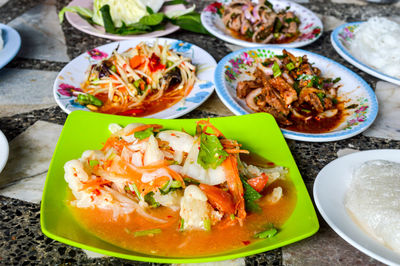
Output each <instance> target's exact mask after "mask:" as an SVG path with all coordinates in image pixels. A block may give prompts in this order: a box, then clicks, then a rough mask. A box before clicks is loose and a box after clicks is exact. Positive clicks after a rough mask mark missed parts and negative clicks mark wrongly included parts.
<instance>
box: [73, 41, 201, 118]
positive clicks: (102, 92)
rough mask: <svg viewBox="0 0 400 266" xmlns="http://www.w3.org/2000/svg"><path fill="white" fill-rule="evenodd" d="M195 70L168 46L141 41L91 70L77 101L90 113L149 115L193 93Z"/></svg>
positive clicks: (100, 62) (93, 66)
mask: <svg viewBox="0 0 400 266" xmlns="http://www.w3.org/2000/svg"><path fill="white" fill-rule="evenodd" d="M195 72H196V67H195V66H194V65H192V64H191V60H190V58H187V57H184V56H183V55H181V54H179V53H176V52H174V51H173V50H171V49H170V46H169V45H167V44H164V45H159V44H158V43H157V41H156V42H155V43H154V45H153V46H149V45H148V44H146V43H144V42H141V43H139V44H138V45H137V46H136V47H134V48H130V49H128V50H127V51H125V52H123V53H119V52H117V49H116V50H114V51H113V53H112V54H111V56H110V57H108V58H106V59H104V60H102V61H99V62H98V63H96V64H93V65H91V66H90V67H89V69H88V71H87V74H86V78H85V81H84V82H83V83H82V85H81V88H82V90H83V92H84V93H79V94H78V95H77V100H76V101H77V102H78V103H79V104H82V105H85V106H86V107H87V108H88V109H90V110H91V111H96V112H102V113H109V114H118V115H127V116H146V115H150V114H153V113H156V112H159V111H161V110H163V109H166V108H168V107H169V106H171V105H173V104H175V103H177V102H179V101H180V100H181V99H182V98H184V97H185V96H187V95H188V94H189V93H190V91H191V90H192V88H193V86H194V83H195V81H196V75H195Z"/></svg>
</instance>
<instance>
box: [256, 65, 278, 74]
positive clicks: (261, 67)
mask: <svg viewBox="0 0 400 266" xmlns="http://www.w3.org/2000/svg"><path fill="white" fill-rule="evenodd" d="M257 67H258V68H259V69H261V70H262V71H263V72H264V74H265V75H267V76H271V75H273V74H274V71H273V70H272V66H269V67H265V66H264V65H263V64H259V65H258V66H257Z"/></svg>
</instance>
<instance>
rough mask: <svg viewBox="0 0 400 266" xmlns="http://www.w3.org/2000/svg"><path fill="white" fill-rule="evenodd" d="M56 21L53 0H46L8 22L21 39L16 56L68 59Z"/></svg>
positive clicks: (50, 59) (63, 60)
mask: <svg viewBox="0 0 400 266" xmlns="http://www.w3.org/2000/svg"><path fill="white" fill-rule="evenodd" d="M57 22H58V16H57V12H56V7H55V0H46V1H45V2H44V3H40V4H38V5H36V6H35V7H33V8H32V9H30V10H28V11H27V12H26V13H24V14H22V15H21V16H19V17H17V18H15V19H14V20H12V21H10V23H8V25H9V26H11V27H13V28H14V29H16V30H17V31H18V32H19V34H20V36H21V39H22V45H21V50H20V51H19V54H18V56H19V57H23V58H33V59H45V60H49V61H61V62H67V61H69V57H68V55H67V47H66V45H65V38H64V33H63V32H62V30H61V27H60V25H59V23H57Z"/></svg>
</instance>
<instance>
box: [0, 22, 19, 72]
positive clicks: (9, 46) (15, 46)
mask: <svg viewBox="0 0 400 266" xmlns="http://www.w3.org/2000/svg"><path fill="white" fill-rule="evenodd" d="M0 29H1V31H2V33H1V35H2V38H3V42H4V46H3V49H1V50H0V69H1V68H3V67H4V66H5V65H7V64H8V62H10V61H11V60H12V59H13V58H14V57H15V56H16V55H17V53H18V51H19V49H20V48H21V37H20V36H19V34H18V32H17V31H16V30H14V29H13V28H11V27H9V26H7V25H4V24H1V23H0Z"/></svg>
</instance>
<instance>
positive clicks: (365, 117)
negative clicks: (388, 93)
mask: <svg viewBox="0 0 400 266" xmlns="http://www.w3.org/2000/svg"><path fill="white" fill-rule="evenodd" d="M282 50H283V48H277V47H274V46H264V47H259V48H257V47H255V48H245V49H242V50H239V51H236V52H233V53H231V54H229V55H227V56H226V57H224V58H223V59H222V60H221V61H220V62H219V63H218V66H217V69H216V71H215V85H216V91H217V94H218V96H219V97H220V98H221V100H222V102H223V103H224V104H225V105H226V106H227V107H228V108H229V109H230V110H231V111H232V112H233V113H235V114H236V115H242V114H248V113H253V111H252V110H251V109H250V108H248V107H247V105H246V103H245V101H243V100H241V99H239V98H237V97H236V85H237V82H238V81H240V80H244V79H247V78H248V77H249V76H248V74H247V73H246V72H248V70H249V69H250V68H251V67H252V66H253V64H254V62H256V61H257V60H264V59H266V58H271V57H272V56H274V55H279V54H282ZM287 50H288V51H289V52H291V53H293V54H294V55H295V56H303V55H307V57H308V59H309V61H310V62H313V63H315V66H316V67H318V68H320V69H321V71H322V74H323V75H324V76H326V77H331V78H335V77H340V78H341V81H340V82H339V84H340V85H342V87H341V88H340V89H339V91H338V94H339V97H340V98H341V99H342V100H344V101H346V107H350V108H348V109H346V113H347V116H346V118H345V121H343V122H342V123H341V124H340V125H339V126H338V127H337V128H336V129H335V130H333V131H331V132H328V133H321V134H311V133H302V132H294V131H290V130H286V129H282V132H283V134H284V136H285V137H286V138H290V139H296V140H302V141H316V142H317V141H334V140H340V139H345V138H349V137H352V136H354V135H357V134H359V133H361V132H362V131H364V130H365V129H367V128H368V127H369V126H370V125H371V124H372V123H373V121H374V120H375V118H376V115H377V113H378V102H377V99H376V96H375V93H374V92H373V90H372V88H371V87H370V86H369V85H368V84H367V83H366V82H365V81H364V80H363V79H362V78H361V77H360V76H358V75H357V74H355V73H354V72H352V71H351V70H349V69H347V68H346V67H344V66H342V65H340V64H338V63H336V62H335V61H332V60H331V59H328V58H326V57H323V56H320V55H318V54H314V53H311V52H307V51H304V50H299V49H287Z"/></svg>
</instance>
